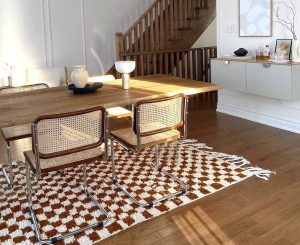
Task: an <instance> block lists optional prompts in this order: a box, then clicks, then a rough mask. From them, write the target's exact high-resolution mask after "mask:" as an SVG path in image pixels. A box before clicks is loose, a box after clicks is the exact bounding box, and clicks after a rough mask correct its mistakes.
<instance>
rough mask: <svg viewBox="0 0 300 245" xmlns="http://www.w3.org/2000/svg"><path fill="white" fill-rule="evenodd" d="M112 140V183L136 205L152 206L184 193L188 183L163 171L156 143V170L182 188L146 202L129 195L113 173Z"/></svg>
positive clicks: (112, 147)
mask: <svg viewBox="0 0 300 245" xmlns="http://www.w3.org/2000/svg"><path fill="white" fill-rule="evenodd" d="M114 142H115V139H114V138H113V137H112V139H111V161H112V174H113V183H114V184H115V185H116V186H117V187H119V188H120V189H121V190H122V191H123V192H124V194H126V195H127V196H128V197H129V198H130V199H131V200H132V201H133V202H134V203H135V204H136V205H138V206H139V207H153V206H154V205H155V204H157V203H160V202H162V201H165V200H167V199H170V198H173V197H175V196H178V195H183V194H186V193H187V192H188V190H189V185H188V184H186V183H185V182H183V181H182V180H180V179H179V178H177V177H175V176H173V175H171V174H170V173H168V172H166V171H164V170H163V169H162V168H161V167H160V159H159V146H158V145H156V146H155V158H156V168H157V170H158V171H159V172H160V173H162V174H164V175H166V176H168V177H169V178H171V179H173V180H174V181H176V182H177V183H179V184H180V185H182V186H184V188H183V189H181V190H180V191H177V192H175V193H172V194H170V195H167V196H164V197H162V198H160V199H157V200H155V201H152V202H148V203H140V202H138V201H137V200H136V199H135V198H134V197H133V196H131V195H130V194H129V193H128V192H127V191H126V189H125V188H123V187H122V186H121V185H120V184H119V183H118V180H117V178H116V174H115V161H114Z"/></svg>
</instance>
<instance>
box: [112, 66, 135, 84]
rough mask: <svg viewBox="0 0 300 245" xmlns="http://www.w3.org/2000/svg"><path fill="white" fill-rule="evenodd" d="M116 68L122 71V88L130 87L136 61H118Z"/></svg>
mask: <svg viewBox="0 0 300 245" xmlns="http://www.w3.org/2000/svg"><path fill="white" fill-rule="evenodd" d="M115 66H116V69H117V71H118V72H119V73H122V88H123V89H130V75H129V73H131V72H133V71H134V69H135V61H117V62H116V63H115Z"/></svg>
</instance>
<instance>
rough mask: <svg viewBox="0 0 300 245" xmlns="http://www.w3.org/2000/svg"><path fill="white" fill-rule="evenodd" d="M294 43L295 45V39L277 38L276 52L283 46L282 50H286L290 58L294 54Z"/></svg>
mask: <svg viewBox="0 0 300 245" xmlns="http://www.w3.org/2000/svg"><path fill="white" fill-rule="evenodd" d="M292 45H293V39H277V40H276V47H275V52H276V53H277V49H278V48H281V50H285V51H286V54H287V58H288V59H289V60H290V59H291V55H292Z"/></svg>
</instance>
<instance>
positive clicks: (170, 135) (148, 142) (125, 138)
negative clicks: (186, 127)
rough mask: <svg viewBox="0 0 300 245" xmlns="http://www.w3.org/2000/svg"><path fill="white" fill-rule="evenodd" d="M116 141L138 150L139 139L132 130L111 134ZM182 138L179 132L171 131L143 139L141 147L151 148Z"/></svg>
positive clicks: (117, 131)
mask: <svg viewBox="0 0 300 245" xmlns="http://www.w3.org/2000/svg"><path fill="white" fill-rule="evenodd" d="M111 135H113V136H114V137H115V138H116V139H118V140H119V141H121V142H122V143H125V144H126V145H128V146H130V147H131V148H133V149H137V147H138V144H137V137H136V134H135V133H134V132H133V130H132V128H126V129H121V130H116V131H113V132H111ZM179 138H180V132H179V131H178V130H170V131H167V132H163V133H159V134H154V135H150V136H144V137H141V147H142V148H144V147H149V146H154V145H159V144H162V143H165V142H168V141H174V140H176V139H179Z"/></svg>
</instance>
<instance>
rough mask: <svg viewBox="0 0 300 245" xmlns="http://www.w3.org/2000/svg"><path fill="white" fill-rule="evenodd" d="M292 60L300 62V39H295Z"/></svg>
mask: <svg viewBox="0 0 300 245" xmlns="http://www.w3.org/2000/svg"><path fill="white" fill-rule="evenodd" d="M292 60H293V62H300V40H293V46H292Z"/></svg>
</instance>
